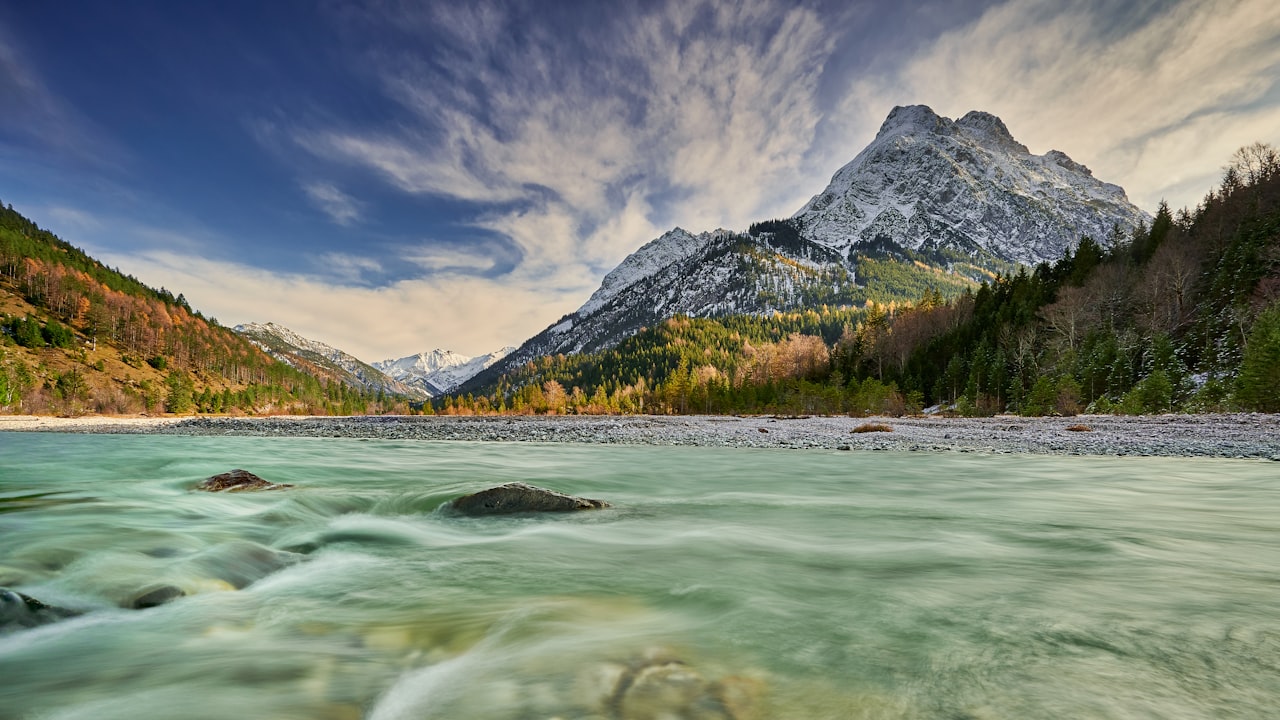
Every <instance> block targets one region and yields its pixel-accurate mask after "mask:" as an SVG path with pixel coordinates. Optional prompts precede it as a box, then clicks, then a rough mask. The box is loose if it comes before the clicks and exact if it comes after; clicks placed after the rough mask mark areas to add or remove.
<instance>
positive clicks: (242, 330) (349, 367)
mask: <svg viewBox="0 0 1280 720" xmlns="http://www.w3.org/2000/svg"><path fill="white" fill-rule="evenodd" d="M234 329H235V331H236V332H237V333H239V334H241V335H243V336H244V337H245V338H246V339H247V340H249V341H250V342H252V343H253V344H255V345H257V346H258V347H260V348H262V349H263V351H265V352H266V353H267V354H269V355H271V356H272V357H274V358H276V359H278V360H280V361H281V362H285V363H288V364H289V365H292V366H293V367H295V368H297V369H299V370H302V371H303V372H307V373H310V374H312V375H316V376H318V377H325V378H331V379H336V380H339V381H341V382H345V383H346V384H348V385H351V386H353V387H358V388H362V389H364V390H368V391H370V392H380V391H381V392H385V393H388V394H391V395H403V396H405V397H409V398H413V399H416V400H424V399H426V398H427V397H429V395H428V394H427V393H425V392H423V391H422V390H421V389H420V388H417V387H414V386H412V385H408V384H405V383H401V382H399V381H397V380H395V379H394V378H391V377H388V376H387V375H386V374H385V373H383V372H382V371H381V370H378V369H377V368H375V367H373V366H372V365H369V364H368V363H365V362H363V361H361V360H360V359H358V358H356V357H355V356H353V355H351V354H350V353H346V352H343V351H342V350H339V349H337V348H335V347H332V346H330V345H326V344H324V343H322V342H318V341H316V340H311V339H309V338H305V337H303V336H301V335H299V334H298V333H296V332H294V331H292V330H290V329H289V328H287V327H284V326H283V325H277V324H275V323H271V322H268V323H246V324H244V325H237V326H235V328H234Z"/></svg>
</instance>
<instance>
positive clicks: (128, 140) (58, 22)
mask: <svg viewBox="0 0 1280 720" xmlns="http://www.w3.org/2000/svg"><path fill="white" fill-rule="evenodd" d="M908 104H924V105H929V106H930V107H932V108H933V109H934V110H935V111H937V112H938V113H940V114H942V115H945V116H948V117H953V118H955V117H959V116H961V115H963V114H964V113H966V112H968V111H969V110H985V111H988V112H991V113H994V114H996V115H998V116H1000V117H1001V118H1002V119H1003V120H1004V121H1005V123H1006V125H1007V126H1008V127H1009V129H1010V131H1011V132H1012V133H1013V135H1014V136H1015V137H1016V138H1017V139H1018V140H1019V141H1020V142H1022V143H1024V144H1026V145H1027V146H1028V147H1029V148H1030V149H1031V151H1032V152H1034V153H1036V154H1041V153H1044V152H1047V151H1049V150H1050V149H1058V150H1061V151H1063V152H1066V153H1067V154H1068V155H1070V156H1071V157H1072V158H1073V159H1075V160H1076V161H1077V162H1081V163H1084V164H1085V165H1087V166H1089V167H1090V168H1091V169H1092V170H1093V172H1094V175H1095V176H1097V177H1099V178H1100V179H1102V180H1105V181H1108V182H1113V183H1117V184H1119V185H1121V186H1122V187H1124V188H1125V189H1126V191H1127V192H1128V194H1129V197H1130V199H1131V200H1132V201H1134V202H1135V203H1136V204H1137V205H1138V206H1139V207H1141V208H1143V209H1145V210H1147V211H1148V212H1153V211H1154V210H1155V208H1156V205H1157V204H1158V203H1159V202H1160V201H1161V200H1162V199H1164V200H1166V201H1168V203H1169V204H1170V206H1172V207H1173V208H1175V209H1176V208H1180V207H1194V206H1195V205H1196V203H1197V202H1198V201H1199V200H1200V199H1202V198H1203V196H1204V195H1205V193H1206V192H1207V191H1209V190H1210V189H1211V188H1213V187H1214V186H1215V185H1216V184H1217V182H1218V180H1219V179H1220V177H1221V172H1222V168H1223V166H1224V165H1225V164H1226V163H1227V162H1228V160H1229V159H1230V155H1231V153H1232V152H1233V151H1234V150H1235V149H1236V148H1238V147H1240V146H1242V145H1246V144H1249V143H1252V142H1255V141H1263V142H1269V143H1272V144H1277V145H1280V3H1276V2H1275V1H1274V0H1082V1H1080V2H1072V1H1070V0H1044V1H1039V0H1007V1H1004V2H997V1H989V2H982V1H979V0H937V1H924V2H911V1H910V0H907V1H905V2H898V1H879V0H876V1H867V2H857V1H856V0H855V1H852V2H850V1H847V0H846V1H834V2H825V1H815V2H780V1H776V0H742V1H741V2H700V1H697V0H689V1H683V0H671V1H670V2H662V1H659V0H655V1H647V0H636V1H634V2H623V3H602V2H596V1H588V2H580V3H578V2H563V3H553V2H549V1H547V0H541V1H539V2H486V0H475V1H471V2H466V3H456V2H410V1H408V0H402V1H398V0H371V1H370V2H348V1H345V0H310V1H306V0H272V1H271V2H260V1H257V0H253V1H241V0H219V1H217V2H199V1H198V0H189V1H185V2H169V1H168V0H156V1H154V2H142V1H134V0H118V1H116V2H105V1H104V0H93V1H90V0H66V1H64V2H56V3H54V2H40V1H38V0H15V1H14V2H8V3H3V4H0V202H4V203H8V204H12V205H13V206H14V207H15V208H16V209H18V210H19V211H20V212H22V213H23V214H25V215H27V216H28V217H30V218H32V219H33V220H35V221H36V222H37V223H39V224H40V225H42V226H44V227H47V228H49V229H51V230H53V231H54V232H55V233H57V234H58V235H59V236H61V237H62V238H63V239H65V240H67V241H69V242H71V243H72V244H74V245H77V246H79V247H82V248H84V249H85V250H86V251H88V252H89V253H90V254H92V255H94V256H95V257H98V258H99V259H101V260H103V261H104V262H106V263H107V264H109V265H112V266H115V267H118V268H119V269H120V270H121V271H123V272H125V273H127V274H131V275H134V276H136V277H138V278H139V279H141V280H143V281H144V282H146V283H148V284H150V285H153V286H163V287H165V288H167V289H169V290H170V291H172V292H173V293H175V294H177V293H183V294H184V295H185V296H186V298H187V299H188V300H189V301H190V302H191V304H192V305H193V306H194V307H195V308H197V309H199V310H201V311H202V312H204V313H205V314H206V315H207V316H211V317H215V318H217V319H218V320H219V322H221V323H222V324H224V325H235V324H238V323H244V322H267V321H271V322H276V323H279V324H282V325H285V326H287V327H289V328H291V329H293V330H295V331H297V332H299V333H301V334H303V335H304V336H307V337H310V338H313V339H316V340H320V341H322V342H326V343H329V344H331V345H334V346H336V347H339V348H341V349H344V350H346V351H348V352H351V353H353V354H355V355H356V356H358V357H360V358H361V359H363V360H366V361H375V360H381V359H386V358H394V357H400V356H404V355H410V354H413V353H417V352H423V351H428V350H431V349H433V348H443V349H451V350H454V351H456V352H460V353H463V354H466V355H477V354H481V353H485V352H490V351H492V350H496V349H498V348H500V347H502V346H505V345H519V344H520V343H521V342H523V341H524V340H525V339H527V338H529V337H531V336H532V335H534V334H536V333H537V332H538V331H540V330H542V329H543V328H544V327H546V326H548V325H550V324H552V323H554V322H556V321H557V320H558V319H559V318H560V317H561V316H562V315H564V314H566V313H569V312H572V311H573V310H575V309H577V307H579V306H580V305H581V304H582V303H583V302H585V301H586V299H587V298H588V297H589V296H590V295H591V293H592V291H594V289H595V288H596V287H597V286H598V285H599V283H600V280H601V279H602V278H603V277H604V275H605V274H606V273H607V272H608V271H609V270H610V269H612V268H613V267H614V266H616V265H617V264H618V263H619V262H620V261H621V260H622V259H623V258H625V257H626V255H627V254H628V253H630V252H632V251H634V250H636V249H637V248H639V247H640V246H641V245H643V244H644V243H645V242H647V241H649V240H651V239H653V238H656V237H658V236H659V235H661V234H662V233H663V232H665V231H666V230H668V229H670V228H672V227H675V226H680V227H683V228H685V229H688V230H691V231H693V232H699V231H703V230H712V229H716V228H721V227H723V228H728V229H733V230H744V229H745V228H746V227H747V226H748V225H749V224H750V223H751V222H753V221H756V220H761V219H767V218H774V217H786V216H789V215H791V214H793V213H795V212H796V211H797V210H799V209H800V207H801V206H802V205H803V204H804V203H805V202H806V201H807V200H808V199H809V198H810V197H812V196H813V195H815V194H817V193H819V192H821V191H822V189H823V188H824V187H825V186H826V184H827V182H828V181H829V180H830V177H831V175H832V174H833V173H834V172H835V171H836V170H838V169H839V168H840V167H841V166H842V165H844V164H845V163H847V162H849V161H850V160H852V159H853V157H854V156H855V155H856V154H857V153H858V152H859V151H860V150H861V149H862V148H863V147H865V146H866V145H867V144H868V143H869V142H870V141H871V140H872V139H873V138H874V136H875V133H876V130H877V129H878V128H879V126H880V124H881V122H883V120H884V118H885V116H886V115H887V114H888V113H889V111H890V110H891V109H892V108H893V107H894V106H895V105H908Z"/></svg>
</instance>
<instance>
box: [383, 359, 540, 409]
mask: <svg viewBox="0 0 1280 720" xmlns="http://www.w3.org/2000/svg"><path fill="white" fill-rule="evenodd" d="M513 350H515V348H514V347H505V348H502V349H501V350H498V351H496V352H491V353H489V354H487V355H477V356H476V357H467V356H466V355H459V354H458V353H456V352H453V351H452V350H432V351H431V352H425V353H418V354H417V355H409V356H407V357H402V358H399V359H395V360H383V361H381V362H376V363H374V364H373V366H374V367H375V368H377V369H378V370H380V371H382V372H383V373H385V374H386V375H388V376H389V377H391V378H394V379H395V380H397V381H398V382H400V383H403V384H405V385H408V386H410V387H413V388H415V389H417V390H419V391H421V392H424V393H426V394H427V395H428V396H429V397H434V396H436V395H443V394H446V393H449V392H451V391H453V390H454V389H456V388H457V387H458V386H460V385H462V384H463V383H464V382H466V381H467V380H470V379H471V378H472V377H473V376H475V375H476V373H479V372H480V371H482V370H484V369H485V368H488V367H489V366H491V365H493V364H494V363H496V362H498V361H499V360H501V359H502V358H504V357H506V356H507V355H508V354H510V353H511V351H513Z"/></svg>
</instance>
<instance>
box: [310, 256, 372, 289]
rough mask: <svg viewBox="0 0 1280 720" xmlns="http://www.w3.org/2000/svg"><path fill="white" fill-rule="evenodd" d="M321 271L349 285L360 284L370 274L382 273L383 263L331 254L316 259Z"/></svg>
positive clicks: (359, 257)
mask: <svg viewBox="0 0 1280 720" xmlns="http://www.w3.org/2000/svg"><path fill="white" fill-rule="evenodd" d="M316 265H317V266H318V267H319V269H321V270H323V271H324V272H326V273H328V274H329V275H332V276H333V277H336V278H339V279H340V280H343V281H345V282H348V283H360V282H362V281H363V280H364V278H365V277H366V276H367V275H369V274H376V273H381V272H382V271H383V267H382V263H380V262H378V261H377V260H374V259H373V258H369V257H362V256H360V255H352V254H350V253H340V252H329V253H323V254H321V255H320V256H318V257H317V258H316Z"/></svg>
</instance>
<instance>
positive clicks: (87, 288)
mask: <svg viewBox="0 0 1280 720" xmlns="http://www.w3.org/2000/svg"><path fill="white" fill-rule="evenodd" d="M395 408H399V409H401V410H407V405H405V404H404V403H403V402H398V403H397V402H394V401H392V400H387V399H385V398H378V397H376V396H373V395H370V394H367V393H361V392H359V391H356V390H353V389H352V388H350V387H347V386H345V385H343V384H341V383H337V382H322V381H321V380H319V379H317V378H316V377H313V376H311V375H308V374H306V373H304V372H300V371H299V370H297V369H295V368H293V367H290V366H289V365H286V364H284V363H281V362H279V361H276V360H274V359H273V358H271V357H269V356H268V355H266V354H265V353H263V352H262V351H261V350H259V349H258V348H256V347H254V346H253V345H252V344H251V343H249V342H247V341H246V340H244V339H243V338H241V337H239V336H238V335H236V334H235V333H233V332H231V331H230V330H229V329H227V328H224V327H221V326H220V325H218V323H217V321H216V320H213V319H210V318H205V317H204V316H203V315H202V314H201V313H200V312H198V311H195V310H193V309H192V308H191V306H190V305H189V304H188V303H187V301H186V299H185V298H183V296H182V295H181V294H179V295H178V296H176V297H175V296H174V295H173V294H172V293H170V292H169V291H167V290H165V289H163V288H161V289H159V290H155V289H152V288H150V287H147V286H146V285H144V284H142V283H141V282H139V281H138V280H136V279H135V278H133V277H131V276H127V275H123V274H121V273H120V272H118V271H116V270H113V269H110V268H107V267H105V266H104V265H102V264H101V263H99V262H98V261H97V260H94V259H93V258H91V257H89V256H88V255H86V254H85V253H84V252H83V251H81V250H80V249H78V248H76V247H74V246H72V245H71V244H69V243H67V242H65V241H63V240H61V239H60V238H58V237H57V236H55V235H53V234H52V233H50V232H48V231H46V230H43V229H41V228H40V227H38V226H37V225H36V224H35V223H34V222H32V221H31V220H29V219H27V218H26V217H23V216H22V215H21V214H20V213H18V212H17V211H15V210H14V209H13V207H12V206H8V207H0V412H10V413H58V414H77V413H83V412H104V413H131V412H144V411H145V412H174V413H190V412H213V413H230V412H235V413H281V412H305V413H321V414H323V413H344V414H346V413H362V412H380V411H384V410H390V409H395Z"/></svg>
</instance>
